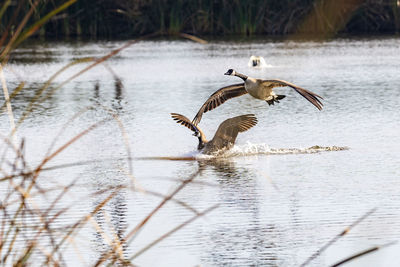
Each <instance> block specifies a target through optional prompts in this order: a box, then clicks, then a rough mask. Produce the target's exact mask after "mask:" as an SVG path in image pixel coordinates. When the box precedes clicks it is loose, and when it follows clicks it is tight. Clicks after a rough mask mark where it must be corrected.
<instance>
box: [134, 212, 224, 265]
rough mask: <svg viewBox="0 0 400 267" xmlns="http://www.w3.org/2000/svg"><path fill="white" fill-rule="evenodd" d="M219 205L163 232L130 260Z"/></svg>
mask: <svg viewBox="0 0 400 267" xmlns="http://www.w3.org/2000/svg"><path fill="white" fill-rule="evenodd" d="M218 206H219V205H218V204H217V205H214V206H212V207H210V208H208V209H206V210H205V211H203V212H201V213H200V214H197V215H195V216H193V217H192V218H190V219H189V220H187V221H185V222H183V223H182V224H180V225H178V226H177V227H175V228H174V229H172V230H171V231H169V232H167V233H165V234H163V235H162V236H160V237H159V238H157V239H156V240H154V241H153V242H151V243H150V244H148V245H147V246H145V247H144V248H142V249H141V250H140V251H138V252H137V253H136V254H134V255H133V256H132V257H131V258H130V259H129V260H130V261H132V260H134V259H135V258H137V257H139V256H140V255H141V254H143V253H144V252H146V251H147V250H149V249H150V248H152V247H153V246H155V245H156V244H158V243H159V242H160V241H162V240H164V239H165V238H167V237H168V236H170V235H172V234H173V233H175V232H176V231H178V230H179V229H181V228H183V227H184V226H186V225H188V224H189V223H191V222H193V221H195V220H196V219H198V218H200V217H202V216H204V215H206V214H207V213H209V212H211V211H213V210H214V209H216V208H217V207H218Z"/></svg>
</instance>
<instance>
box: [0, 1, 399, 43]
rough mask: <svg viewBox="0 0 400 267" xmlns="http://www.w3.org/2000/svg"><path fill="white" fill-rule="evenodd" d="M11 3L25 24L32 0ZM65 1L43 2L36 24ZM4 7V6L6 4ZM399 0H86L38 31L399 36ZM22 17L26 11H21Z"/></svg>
mask: <svg viewBox="0 0 400 267" xmlns="http://www.w3.org/2000/svg"><path fill="white" fill-rule="evenodd" d="M2 2H3V8H4V5H5V4H7V3H9V7H8V8H7V11H6V12H4V16H3V19H2V24H1V25H2V27H1V31H4V30H5V28H6V27H5V25H7V24H10V23H11V24H12V23H15V22H16V21H21V18H22V17H17V18H14V13H13V11H14V10H17V9H20V10H24V11H25V12H27V11H28V10H29V4H27V3H26V2H27V1H2ZM64 2H65V1H61V0H53V1H40V3H39V4H38V6H37V8H36V9H35V10H34V13H33V16H32V18H31V19H32V20H34V19H36V20H37V19H39V18H42V17H43V16H44V14H46V13H48V12H49V11H50V10H54V9H55V8H56V7H58V6H59V5H61V4H62V3H64ZM4 3H5V4H4ZM399 12H400V9H399V6H398V4H397V0H339V1H335V0H249V1H232V0H217V1H215V0H189V1H187V0H174V1H172V0H85V1H77V3H75V4H74V5H73V6H71V7H70V8H68V10H65V11H63V12H61V13H59V14H57V15H56V16H53V17H52V18H51V20H50V21H49V23H48V24H46V25H45V26H44V27H42V28H41V29H40V31H39V32H38V33H37V34H39V35H42V36H51V37H65V36H85V37H92V38H95V37H108V38H111V37H114V38H115V37H132V36H138V35H142V34H147V33H153V32H160V31H161V32H163V33H166V34H171V33H178V32H186V33H191V34H195V35H230V34H240V35H252V34H263V35H286V34H296V33H305V34H325V33H327V32H329V33H334V34H335V33H349V34H365V33H397V32H398V31H399V29H400V17H399ZM20 14H22V13H20Z"/></svg>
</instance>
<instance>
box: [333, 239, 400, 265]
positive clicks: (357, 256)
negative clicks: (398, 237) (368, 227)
mask: <svg viewBox="0 0 400 267" xmlns="http://www.w3.org/2000/svg"><path fill="white" fill-rule="evenodd" d="M396 243H397V241H393V242H389V243H386V244H384V245H381V246H375V247H372V248H369V249H366V250H363V251H361V252H359V253H357V254H354V255H351V256H349V257H347V258H345V259H343V260H341V261H339V262H337V263H335V264H333V265H332V266H331V267H337V266H340V265H342V264H344V263H347V262H349V261H352V260H354V259H357V258H359V257H361V256H365V255H367V254H369V253H371V252H374V251H377V250H379V249H382V248H385V247H389V246H392V245H394V244H396Z"/></svg>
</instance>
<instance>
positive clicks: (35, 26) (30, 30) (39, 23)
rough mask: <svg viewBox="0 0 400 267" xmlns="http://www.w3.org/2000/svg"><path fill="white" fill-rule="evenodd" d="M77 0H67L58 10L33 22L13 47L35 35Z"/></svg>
mask: <svg viewBox="0 0 400 267" xmlns="http://www.w3.org/2000/svg"><path fill="white" fill-rule="evenodd" d="M76 1H78V0H69V1H67V2H65V3H64V4H62V5H61V6H59V7H58V8H56V9H54V10H52V11H50V12H49V13H48V14H47V15H45V16H44V17H43V18H41V19H40V20H38V21H37V22H35V23H34V24H33V25H32V26H30V27H29V28H28V29H26V30H25V31H24V32H22V33H21V35H20V36H19V37H18V39H17V40H16V41H15V43H14V45H13V47H16V46H18V45H19V44H20V43H21V42H22V41H24V40H25V39H26V38H28V37H29V36H31V35H32V34H33V33H35V32H36V31H37V30H38V29H40V27H42V26H43V24H45V23H46V22H47V21H49V20H50V19H51V18H52V17H54V16H55V15H57V14H58V13H60V12H61V11H63V10H65V9H66V8H68V7H69V6H70V5H72V4H74V3H75V2H76Z"/></svg>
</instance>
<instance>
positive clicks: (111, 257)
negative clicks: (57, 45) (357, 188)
mask: <svg viewBox="0 0 400 267" xmlns="http://www.w3.org/2000/svg"><path fill="white" fill-rule="evenodd" d="M76 2H77V1H76V0H69V1H63V2H60V3H58V4H59V5H57V1H48V2H46V1H39V0H33V1H29V0H26V1H23V0H21V1H11V0H6V1H3V2H2V3H3V5H2V7H1V9H0V19H1V20H2V22H3V23H2V24H1V27H2V28H1V38H0V42H1V44H0V48H1V50H0V52H1V56H0V59H1V65H0V80H1V84H2V91H3V95H4V103H2V105H1V109H0V112H1V113H0V114H1V115H3V116H6V115H8V118H9V121H10V126H11V127H10V134H9V135H6V136H2V135H0V140H1V142H0V150H1V155H2V156H1V158H0V171H1V172H0V188H1V190H0V264H1V265H4V266H11V265H13V266H30V265H32V264H35V265H41V266H59V265H66V264H67V263H68V258H67V257H68V256H70V255H71V253H70V252H69V251H68V250H73V251H74V252H75V254H73V256H74V257H75V258H76V259H78V258H79V255H80V251H79V250H80V248H79V243H78V242H77V237H79V235H80V232H81V231H82V229H84V228H85V227H88V226H87V225H88V224H90V225H92V228H93V229H92V230H93V231H94V232H96V234H98V236H100V237H101V240H102V241H104V243H106V244H107V246H106V248H105V249H104V250H103V251H102V252H101V253H100V254H99V255H96V257H97V258H96V257H93V258H92V262H91V263H90V264H89V265H93V266H100V265H107V264H108V265H109V266H114V265H119V266H125V265H129V266H131V265H133V263H134V262H135V260H136V259H137V258H138V257H139V256H140V255H142V254H143V253H144V252H146V251H147V250H149V249H151V248H152V247H153V246H154V245H156V244H158V243H159V242H161V241H162V240H164V239H165V238H167V237H168V236H170V235H172V234H173V233H175V232H176V231H178V230H179V229H181V228H182V227H184V226H186V225H187V224H189V223H191V222H193V221H194V220H195V219H197V218H200V217H201V216H203V215H205V214H207V213H208V212H210V211H212V210H213V209H215V208H216V207H217V205H215V206H211V207H208V208H206V209H205V210H203V211H197V210H195V209H194V208H193V207H191V206H190V205H188V204H187V203H185V202H182V201H178V200H176V199H175V197H176V195H177V194H178V193H179V192H180V191H181V190H182V189H184V188H185V187H187V186H188V185H189V184H191V183H194V182H196V181H195V178H196V177H197V176H198V175H199V171H196V172H194V173H193V174H191V175H188V176H187V177H184V179H178V182H177V185H176V188H175V189H174V190H172V192H171V193H169V194H168V195H165V196H163V195H160V194H158V193H157V192H152V191H150V190H144V189H143V188H141V189H140V192H141V193H146V194H150V195H154V196H158V197H160V201H159V203H158V205H156V206H155V207H154V208H153V209H152V210H151V211H150V212H149V213H148V214H147V215H146V216H144V218H141V219H140V220H139V223H137V224H135V225H130V226H129V227H128V229H126V231H124V232H123V233H122V234H118V235H116V234H114V233H115V230H116V229H104V228H102V225H100V224H99V223H98V222H97V221H96V216H101V215H99V214H100V213H101V214H104V213H105V211H104V210H103V208H104V207H105V206H106V205H107V204H108V203H109V202H110V201H112V200H113V199H115V197H116V196H117V195H118V193H119V192H121V191H123V190H124V191H126V192H128V193H132V194H137V193H138V191H139V190H138V189H137V188H135V186H133V185H134V184H135V183H134V182H135V181H134V179H133V176H132V166H131V156H130V151H131V149H130V148H129V145H128V144H129V142H127V141H126V138H127V134H126V132H125V130H124V127H123V125H122V122H121V121H120V120H119V118H118V116H117V114H115V113H113V112H112V111H110V110H108V109H107V108H105V107H102V106H101V105H99V106H96V107H94V108H98V109H103V110H105V111H106V113H107V116H106V117H105V118H104V119H101V120H99V121H94V122H93V124H91V125H88V126H87V127H86V128H85V129H81V130H80V132H79V133H78V134H76V135H75V136H74V137H72V138H71V139H68V140H65V141H64V142H63V143H61V145H59V146H56V145H54V144H55V143H56V142H53V145H52V146H51V147H50V148H49V149H48V153H47V154H46V155H45V156H44V157H43V158H41V159H38V158H37V159H35V161H36V163H35V164H32V163H31V162H28V161H27V159H26V155H25V144H26V142H29V139H28V140H26V141H25V140H24V139H17V138H15V133H16V132H17V131H18V127H19V126H20V125H21V124H22V123H23V122H24V120H25V118H26V117H27V116H29V115H30V114H31V111H32V110H33V109H34V108H35V105H37V103H39V102H41V101H45V100H46V99H47V98H48V97H49V96H51V94H52V93H53V92H54V91H55V90H57V89H59V88H61V87H62V86H63V85H65V84H66V83H68V82H69V81H71V80H73V79H74V78H76V77H78V76H79V75H81V74H82V73H84V72H86V71H89V70H91V69H92V68H93V67H95V66H97V65H99V64H101V63H102V62H104V61H105V60H107V59H108V58H110V57H112V56H114V55H116V54H117V53H118V52H119V51H121V50H122V49H124V48H126V47H128V46H130V45H133V44H135V42H136V41H137V40H132V41H130V42H127V43H126V44H124V45H123V46H121V47H120V48H119V49H116V50H114V51H110V53H109V54H107V55H104V56H103V57H100V58H82V59H77V60H75V61H74V62H71V63H69V64H67V65H66V66H65V67H63V68H62V69H60V70H58V71H56V72H54V74H53V76H51V77H50V79H49V80H46V81H43V83H42V84H37V86H38V88H34V89H35V90H34V91H35V95H34V96H33V97H32V98H31V102H30V103H28V104H27V107H26V110H25V111H24V112H23V113H22V115H21V116H20V117H18V118H14V115H13V110H12V105H11V103H12V101H13V97H15V96H16V95H18V94H24V93H25V91H24V90H25V82H24V81H22V82H21V83H20V84H19V85H18V86H17V87H16V88H10V89H11V90H12V91H11V94H10V93H9V91H8V88H7V82H6V79H7V77H5V75H4V73H3V68H5V67H7V60H8V58H9V56H10V54H11V53H12V52H13V50H14V49H15V48H16V47H18V45H19V44H21V43H22V42H23V41H25V40H26V39H27V38H28V37H30V36H32V35H35V34H39V35H53V34H56V35H58V34H60V35H62V36H64V35H80V34H82V35H83V34H85V35H90V36H107V35H113V34H115V33H114V32H113V31H112V29H119V28H118V27H115V25H114V26H112V25H111V24H110V25H109V24H107V23H106V22H107V19H111V18H112V16H110V17H107V16H105V17H104V18H103V17H101V15H102V14H103V13H102V12H105V13H104V14H106V13H107V12H110V13H107V14H111V15H115V14H123V13H124V12H126V14H130V13H128V10H125V11H124V10H123V9H121V10H113V6H106V4H107V3H108V4H110V3H112V1H97V2H96V3H99V4H101V5H99V6H98V7H96V8H93V7H94V6H90V5H94V3H95V1H86V2H84V1H82V2H78V3H79V4H78V3H76ZM260 2H261V1H260ZM265 2H267V1H265ZM122 3H123V1H115V3H113V4H122ZM132 3H134V4H137V5H138V6H137V7H138V8H141V9H143V8H144V10H146V9H145V7H146V6H148V3H147V2H145V1H143V2H140V1H135V2H132ZM150 3H153V4H154V3H157V1H150ZM160 3H161V1H160ZM163 3H164V2H163ZM174 3H175V4H176V3H177V4H181V5H182V6H184V5H183V4H182V3H183V2H180V1H178V2H174ZM202 3H213V2H212V1H209V2H201V1H199V2H198V4H199V5H200V4H202ZM74 4H75V5H74ZM110 5H111V4H110ZM171 6H173V5H171ZM171 6H168V11H165V12H171V11H170V10H169V8H171ZM164 7H165V8H167V5H165V6H164ZM67 8H70V9H67ZM90 8H93V10H91V9H90ZM102 8H104V9H102ZM121 8H122V7H121ZM159 8H161V9H162V8H163V5H161V6H159ZM213 8H214V7H213ZM231 8H233V6H231ZM318 8H321V9H323V8H325V7H323V6H320V7H318ZM99 9H100V11H102V12H100V11H99ZM212 10H214V9H212ZM96 11H99V12H98V13H96ZM232 11H233V10H232ZM87 12H88V13H87ZM92 12H94V13H92ZM113 12H114V13H113ZM149 12H150V11H149ZM163 12H164V11H162V12H161V13H159V14H164V13H163ZM176 12H178V11H176ZM221 12H222V11H221ZM224 12H225V11H224ZM222 13H223V12H222ZM87 14H89V15H93V16H95V15H94V14H97V16H99V18H97V19H94V20H93V21H91V20H90V21H88V23H85V20H84V19H88V20H89V19H90V17H85V16H86V15H87ZM132 14H135V13H134V12H133V11H132ZM165 14H167V13H165ZM174 14H175V13H174ZM340 14H342V13H340ZM156 15H157V14H155V16H156ZM122 17H123V16H121V18H122ZM166 17H168V16H166ZM166 17H164V19H165V20H166V21H169V20H168V19H166ZM172 17H174V18H175V16H172V15H170V16H169V19H171V18H172ZM338 17H341V16H338ZM343 17H344V15H343ZM138 18H144V17H142V16H141V15H140V14H139V15H138V17H135V16H133V17H132V18H131V20H130V21H131V22H132V23H139V22H137V21H140V20H139V19H138ZM332 18H333V19H334V20H333V21H335V17H332ZM101 19H104V21H101ZM135 19H136V20H135ZM159 19H160V20H162V18H159ZM313 20H314V17H313V16H311V17H309V19H308V20H305V22H304V23H305V24H304V25H307V23H312V22H313ZM47 22H50V23H49V24H45V23H47ZM100 22H101V23H100ZM117 22H118V23H122V20H121V21H120V20H116V23H117ZM152 22H153V21H152ZM155 22H157V21H155ZM158 22H160V21H158ZM339 22H340V20H339ZM163 23H164V22H163ZM163 23H162V24H161V25H163V26H162V27H159V29H158V30H160V29H161V30H163V31H167V32H171V33H173V32H175V31H180V30H183V29H181V28H180V27H179V23H176V24H173V25H176V26H173V27H172V26H171V25H172V24H171V23H170V21H169V23H168V24H163ZM185 23H186V22H185ZM100 24H101V27H100V26H99V27H97V26H96V25H100ZM83 25H85V27H84V26H83ZM93 25H95V26H93ZM129 25H130V26H132V25H133V24H129ZM129 25H124V26H129ZM137 25H147V24H145V23H144V24H140V23H139V24H137ZM185 25H186V24H185ZM212 25H214V23H212ZM215 25H217V24H215ZM245 25H246V24H245ZM159 26H160V25H159ZM121 27H122V24H121ZM143 27H144V26H143ZM246 27H247V26H246ZM246 27H245V28H244V29H247V28H246ZM132 29H134V28H132ZM138 29H142V28H141V27H139V26H138V28H136V29H135V31H132V32H131V33H132V34H140V33H141V32H142V31H141V30H138ZM204 29H205V28H204ZM239 29H240V28H239ZM255 29H256V28H255ZM119 30H121V29H119ZM155 30H157V29H156V28H154V29H153V28H151V27H149V28H147V29H146V30H145V29H144V28H143V32H147V31H149V32H151V31H155ZM244 33H247V30H245V31H244ZM81 63H84V64H86V65H84V66H83V67H82V69H81V70H79V71H78V72H77V73H76V74H74V75H72V76H71V77H68V78H67V79H66V80H65V81H64V82H61V83H60V84H57V85H53V84H52V81H53V80H54V79H55V77H57V76H58V75H60V74H61V73H63V71H64V70H66V69H67V68H69V67H71V66H73V65H77V64H81ZM87 110H89V109H86V110H85V109H83V110H82V112H81V113H80V114H83V113H84V112H86V111H87ZM80 114H77V116H75V117H74V118H71V120H70V122H72V121H73V120H74V119H76V118H77V117H78V116H79V115H80ZM108 120H113V121H115V122H116V123H117V124H118V125H119V126H120V129H121V136H122V139H123V140H122V142H121V143H125V145H126V151H127V156H126V158H127V166H128V167H127V170H126V175H127V177H129V178H130V179H129V181H132V183H129V184H122V185H112V186H109V187H104V188H102V189H99V190H97V191H96V192H91V193H88V195H87V199H93V198H96V199H97V200H98V201H97V202H96V204H95V206H94V207H93V208H92V209H91V210H89V211H88V212H87V214H84V215H82V216H81V217H78V218H75V217H74V221H72V222H65V217H63V216H65V214H67V212H68V211H69V210H73V209H74V208H76V207H78V208H79V205H80V204H81V203H82V201H85V199H78V200H76V201H73V202H72V203H71V205H63V204H64V200H65V199H66V198H68V197H70V198H71V197H72V196H71V195H70V194H71V193H72V191H73V190H74V189H75V188H76V187H77V186H81V187H82V186H84V185H80V184H79V181H78V180H73V181H67V182H65V180H64V179H60V176H61V178H64V177H62V174H63V170H65V169H66V168H68V167H71V166H79V165H83V164H88V162H79V161H78V162H76V163H72V164H71V163H64V164H61V165H54V164H55V163H54V158H56V157H57V156H59V155H60V154H62V153H63V152H64V151H65V150H67V149H68V148H69V147H70V146H72V145H74V144H75V142H76V141H78V140H80V139H81V138H82V137H83V136H86V135H88V134H90V133H91V132H92V131H93V130H95V129H97V128H99V127H101V126H102V125H104V122H106V121H108ZM66 126H68V125H66ZM61 134H62V131H61V132H60V135H61ZM60 135H57V136H55V137H54V138H55V140H57V139H58V137H59V136H60ZM78 160H79V159H78ZM55 170H57V171H58V173H57V175H55V176H54V177H53V176H52V175H54V173H52V171H55ZM60 173H61V175H60ZM63 182H64V183H63ZM170 202H174V203H175V204H177V205H181V206H182V207H183V208H185V209H188V210H189V211H191V212H192V213H193V216H192V217H191V218H189V219H188V220H186V221H183V222H182V223H181V224H180V225H177V226H176V227H175V228H173V229H171V230H170V231H168V232H166V233H165V234H163V235H161V236H160V237H158V238H157V239H155V240H153V241H149V243H148V244H147V245H145V246H144V247H141V248H137V249H138V250H137V251H136V252H135V253H134V254H132V255H125V254H124V248H125V247H126V246H129V245H130V244H131V243H132V242H133V241H134V240H135V237H136V236H137V235H138V233H140V231H141V230H142V229H143V227H146V225H147V223H148V222H149V220H150V219H151V218H152V217H154V215H155V214H157V213H158V212H159V211H160V210H161V209H162V208H163V207H165V205H166V204H168V203H170ZM373 211H374V210H371V211H370V212H368V213H367V214H365V215H364V216H363V217H361V218H360V219H359V220H357V221H356V222H355V223H353V224H352V225H350V227H349V228H347V229H346V230H345V231H343V232H342V233H340V234H339V235H338V236H336V237H334V238H333V239H332V240H331V241H329V242H328V243H327V244H326V245H325V246H324V247H322V248H321V249H320V250H318V251H317V252H316V253H315V254H313V255H311V256H310V258H309V259H307V260H306V261H305V262H304V264H303V265H308V264H309V263H310V262H311V261H312V260H314V259H315V258H316V257H318V256H319V255H320V254H321V253H322V252H323V251H324V250H326V248H328V247H329V246H331V245H332V244H333V243H334V242H336V240H338V239H339V238H340V237H342V236H344V235H345V234H346V233H347V232H348V231H349V230H350V228H352V227H354V226H355V225H356V224H358V223H360V222H361V221H362V220H364V219H365V218H366V217H367V216H369V215H370V214H371V213H372V212H373ZM103 216H105V217H106V216H107V214H106V215H103ZM109 232H111V234H110V233H109ZM85 241H86V240H85ZM77 244H78V245H77ZM75 245H76V248H75V249H71V247H72V248H73V247H74V246H75ZM377 249H379V247H374V248H371V249H369V250H367V251H362V252H360V253H359V254H357V255H354V256H351V257H350V258H349V259H345V260H343V261H341V262H339V263H338V264H337V265H339V264H342V263H344V262H346V261H349V260H351V259H353V258H356V257H359V256H360V255H365V254H367V253H370V252H371V251H375V250H377Z"/></svg>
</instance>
